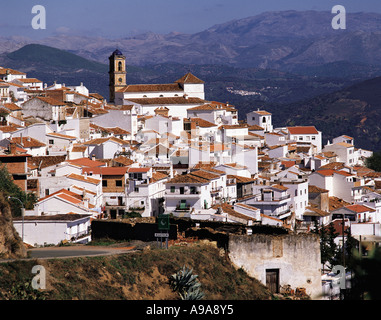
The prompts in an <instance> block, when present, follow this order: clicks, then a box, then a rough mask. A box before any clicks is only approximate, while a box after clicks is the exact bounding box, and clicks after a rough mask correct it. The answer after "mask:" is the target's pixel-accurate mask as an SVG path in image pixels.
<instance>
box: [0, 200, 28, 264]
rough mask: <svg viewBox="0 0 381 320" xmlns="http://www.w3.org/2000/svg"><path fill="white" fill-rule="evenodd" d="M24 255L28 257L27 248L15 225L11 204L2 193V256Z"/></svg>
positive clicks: (0, 220) (0, 229)
mask: <svg viewBox="0 0 381 320" xmlns="http://www.w3.org/2000/svg"><path fill="white" fill-rule="evenodd" d="M23 257H26V248H25V247H24V245H23V243H22V241H21V238H20V236H19V234H18V233H17V232H16V230H15V228H14V227H13V224H12V214H11V209H10V206H9V204H8V202H7V200H6V199H5V198H4V196H3V194H2V193H0V258H1V259H12V258H23Z"/></svg>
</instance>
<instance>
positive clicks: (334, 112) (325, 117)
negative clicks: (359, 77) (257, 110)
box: [267, 77, 381, 151]
mask: <svg viewBox="0 0 381 320" xmlns="http://www.w3.org/2000/svg"><path fill="white" fill-rule="evenodd" d="M380 88H381V77H377V78H374V79H370V80H366V81H363V82H360V83H357V84H355V85H352V86H349V87H347V88H345V89H342V90H339V91H336V92H334V93H330V94H324V95H320V96H318V97H316V98H313V99H309V100H305V101H302V102H299V103H293V104H288V105H282V106H281V105H273V106H272V107H270V106H269V107H268V108H267V109H269V110H270V109H271V110H272V111H273V112H274V113H276V117H275V118H277V119H274V121H276V122H277V124H278V125H279V124H280V122H281V123H282V124H283V125H315V126H316V127H317V128H318V130H321V131H323V138H324V140H325V142H326V140H327V139H328V140H332V138H334V137H337V136H339V135H341V134H346V135H349V136H352V137H354V138H355V145H356V147H361V148H364V149H369V150H372V151H379V150H381V138H380V137H381V124H380V119H381V92H380Z"/></svg>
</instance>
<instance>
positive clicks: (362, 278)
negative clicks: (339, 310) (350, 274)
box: [347, 247, 381, 300]
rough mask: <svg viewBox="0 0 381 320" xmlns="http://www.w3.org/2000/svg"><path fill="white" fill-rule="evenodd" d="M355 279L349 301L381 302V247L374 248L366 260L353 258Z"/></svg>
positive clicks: (356, 256)
mask: <svg viewBox="0 0 381 320" xmlns="http://www.w3.org/2000/svg"><path fill="white" fill-rule="evenodd" d="M353 269H354V279H353V281H352V289H351V290H350V295H348V297H347V298H348V299H353V300H359V299H365V300H381V291H380V283H381V274H380V269H381V247H375V248H373V249H372V250H371V251H370V252H369V254H368V256H367V257H366V258H363V257H361V256H360V255H359V254H354V256H353Z"/></svg>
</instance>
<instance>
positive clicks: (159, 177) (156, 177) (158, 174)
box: [151, 172, 168, 182]
mask: <svg viewBox="0 0 381 320" xmlns="http://www.w3.org/2000/svg"><path fill="white" fill-rule="evenodd" d="M167 178H168V175H166V174H164V173H161V172H154V173H152V179H151V180H152V182H156V181H160V180H163V179H167Z"/></svg>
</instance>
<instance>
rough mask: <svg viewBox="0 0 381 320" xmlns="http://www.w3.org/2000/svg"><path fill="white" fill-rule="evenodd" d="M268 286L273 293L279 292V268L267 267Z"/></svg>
mask: <svg viewBox="0 0 381 320" xmlns="http://www.w3.org/2000/svg"><path fill="white" fill-rule="evenodd" d="M266 286H267V287H268V288H269V289H270V291H271V293H279V269H266Z"/></svg>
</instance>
